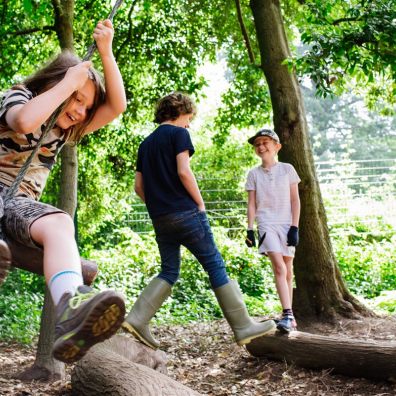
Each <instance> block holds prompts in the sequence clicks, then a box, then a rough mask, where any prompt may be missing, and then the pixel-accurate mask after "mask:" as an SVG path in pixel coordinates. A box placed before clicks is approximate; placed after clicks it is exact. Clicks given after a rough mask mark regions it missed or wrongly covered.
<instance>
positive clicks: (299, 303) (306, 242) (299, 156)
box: [250, 0, 370, 319]
mask: <svg viewBox="0 0 396 396" xmlns="http://www.w3.org/2000/svg"><path fill="white" fill-rule="evenodd" d="M250 7H251V9H252V12H253V18H254V23H255V28H256V35H257V40H258V44H259V48H260V55H261V68H262V70H263V72H264V75H265V78H266V80H267V83H268V86H269V90H270V95H271V102H272V108H273V119H274V127H275V130H276V132H277V133H278V134H279V136H280V139H281V143H282V149H281V151H280V153H279V154H280V155H279V157H280V160H281V161H285V162H290V163H291V164H293V165H294V167H295V168H296V170H297V173H298V174H299V176H300V178H301V183H300V185H299V192H300V198H301V220H300V234H301V237H300V244H299V246H298V248H297V251H296V258H295V278H296V285H297V290H296V293H295V299H294V304H293V305H294V308H295V310H296V311H297V314H298V315H299V316H300V317H312V316H315V317H321V318H323V319H329V318H335V317H336V316H337V315H344V316H354V315H356V314H369V313H370V311H369V310H367V309H366V308H365V307H364V306H362V305H361V304H360V303H359V302H358V301H357V300H356V299H355V298H354V297H353V296H352V295H351V294H350V293H349V292H348V289H347V287H346V286H345V283H344V282H343V280H342V278H341V275H340V271H339V268H338V266H337V262H336V258H335V255H334V252H333V249H332V246H331V241H330V236H329V230H328V227H327V219H326V214H325V209H324V205H323V201H322V197H321V192H320V189H319V183H318V178H317V175H316V172H315V167H314V160H313V154H312V151H311V147H310V143H309V138H308V128H307V121H306V115H305V109H304V104H303V99H302V96H301V91H300V87H299V84H298V81H297V78H296V76H295V74H294V73H293V72H291V71H290V70H288V67H287V66H286V65H283V64H282V63H283V61H284V60H285V59H287V58H289V57H290V50H289V46H288V41H287V37H286V33H285V28H284V23H283V19H282V13H281V5H280V2H279V0H251V1H250Z"/></svg>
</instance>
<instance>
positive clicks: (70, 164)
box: [57, 145, 78, 227]
mask: <svg viewBox="0 0 396 396" xmlns="http://www.w3.org/2000/svg"><path fill="white" fill-rule="evenodd" d="M77 173H78V159H77V146H76V145H66V146H64V147H63V148H62V151H61V177H60V192H59V197H58V205H57V206H58V208H59V209H62V210H64V211H65V212H67V213H69V214H70V216H71V217H72V218H73V217H74V214H75V211H76V207H77ZM76 227H77V225H76Z"/></svg>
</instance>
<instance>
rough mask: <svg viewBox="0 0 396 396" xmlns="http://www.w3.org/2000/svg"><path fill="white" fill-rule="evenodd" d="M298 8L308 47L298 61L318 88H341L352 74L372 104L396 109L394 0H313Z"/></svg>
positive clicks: (328, 90)
mask: <svg viewBox="0 0 396 396" xmlns="http://www.w3.org/2000/svg"><path fill="white" fill-rule="evenodd" d="M300 10H301V14H299V16H298V17H297V18H295V20H296V22H297V25H298V27H299V29H300V32H301V40H302V42H303V43H305V44H308V45H309V50H308V51H306V53H305V54H304V56H303V57H300V58H298V59H297V60H296V63H295V65H296V66H297V70H298V71H299V72H300V73H304V74H308V75H309V77H310V78H311V79H312V81H313V82H314V83H315V85H316V88H317V90H318V92H319V94H320V95H323V96H326V95H328V94H332V93H334V92H335V93H339V92H340V91H342V90H344V89H345V88H348V81H349V80H350V78H353V81H354V83H355V84H356V83H357V85H358V86H359V87H360V88H362V91H365V92H366V93H367V95H368V100H367V102H368V104H369V105H370V107H371V108H376V109H377V110H379V111H382V112H383V113H388V114H389V113H390V112H394V104H395V101H394V98H395V92H396V91H395V90H396V86H395V83H394V81H395V77H396V74H395V73H396V53H395V47H396V26H395V23H394V21H395V18H396V8H395V2H394V0H375V1H365V0H353V1H348V2H345V1H339V0H327V1H319V0H309V1H305V2H304V5H303V6H302V7H301V9H300ZM379 82H380V83H379Z"/></svg>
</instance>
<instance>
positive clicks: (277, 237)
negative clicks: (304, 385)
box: [245, 129, 300, 333]
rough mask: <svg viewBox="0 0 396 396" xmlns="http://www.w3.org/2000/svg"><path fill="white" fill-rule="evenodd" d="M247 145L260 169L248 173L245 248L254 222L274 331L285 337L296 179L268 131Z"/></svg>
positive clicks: (290, 320)
mask: <svg viewBox="0 0 396 396" xmlns="http://www.w3.org/2000/svg"><path fill="white" fill-rule="evenodd" d="M248 142H249V143H250V144H252V145H253V146H254V151H255V153H256V155H257V156H258V157H259V158H260V159H261V165H259V166H257V167H255V168H253V169H251V170H250V171H249V173H248V176H247V181H246V185H245V189H246V191H247V192H248V210H247V218H248V230H247V236H246V240H245V242H246V245H247V246H248V247H254V246H256V239H255V236H254V231H253V224H254V220H256V222H257V227H258V234H259V240H258V251H259V253H261V254H263V255H266V256H268V257H269V259H270V261H271V264H272V269H273V271H274V275H275V284H276V289H277V291H278V295H279V299H280V302H281V304H282V308H283V313H282V318H281V320H280V321H279V322H278V323H277V328H278V330H279V331H281V332H283V333H289V332H290V331H291V330H292V329H295V328H296V327H297V323H296V321H295V318H294V315H293V310H292V301H293V257H294V252H295V246H297V245H298V222H299V218H300V198H299V195H298V183H299V182H300V178H299V177H298V175H297V172H296V171H295V169H294V167H293V166H292V165H291V164H287V163H283V162H278V161H277V154H278V152H279V150H280V149H281V147H282V145H281V144H280V140H279V136H278V135H277V134H276V133H275V132H274V131H273V130H271V129H262V130H260V131H258V132H257V133H256V134H255V135H254V136H252V137H251V138H250V139H249V140H248Z"/></svg>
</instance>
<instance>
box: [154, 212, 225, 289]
mask: <svg viewBox="0 0 396 396" xmlns="http://www.w3.org/2000/svg"><path fill="white" fill-rule="evenodd" d="M153 225H154V229H155V234H156V240H157V244H158V248H159V251H160V255H161V272H160V274H159V275H158V277H159V278H161V279H164V280H165V281H167V282H168V283H170V284H171V285H173V284H174V283H175V282H176V281H177V278H178V277H179V273H180V246H181V245H183V246H185V247H186V248H187V249H188V250H189V251H190V252H191V253H192V254H193V255H194V256H195V257H196V258H197V260H198V261H199V262H200V264H201V265H202V267H203V268H204V270H205V271H206V272H207V273H208V275H209V280H210V283H211V285H212V288H213V289H216V288H217V287H220V286H223V285H225V284H226V283H228V282H229V278H228V276H227V273H226V270H225V265H224V261H223V258H222V257H221V255H220V253H219V251H218V249H217V247H216V244H215V242H214V240H213V234H212V230H211V228H210V225H209V222H208V218H207V217H206V213H205V212H201V211H198V210H197V209H195V210H189V211H185V212H178V213H171V214H167V215H164V216H161V217H159V218H156V219H153Z"/></svg>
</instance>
